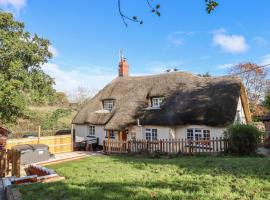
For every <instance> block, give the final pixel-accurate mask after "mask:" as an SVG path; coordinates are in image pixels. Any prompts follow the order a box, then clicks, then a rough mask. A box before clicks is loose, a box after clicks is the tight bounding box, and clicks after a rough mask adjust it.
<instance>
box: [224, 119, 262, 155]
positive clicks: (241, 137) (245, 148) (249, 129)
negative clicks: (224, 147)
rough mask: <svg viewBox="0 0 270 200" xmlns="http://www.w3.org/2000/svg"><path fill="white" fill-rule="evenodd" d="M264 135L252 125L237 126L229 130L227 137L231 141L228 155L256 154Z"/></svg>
mask: <svg viewBox="0 0 270 200" xmlns="http://www.w3.org/2000/svg"><path fill="white" fill-rule="evenodd" d="M261 135H262V133H261V132H260V131H259V130H258V129H257V128H256V127H255V126H252V125H246V124H235V125H232V126H230V127H229V128H228V130H227V132H226V137H228V140H229V148H228V153H231V154H234V155H250V154H253V153H255V151H256V149H257V148H258V145H259V142H260V136H261Z"/></svg>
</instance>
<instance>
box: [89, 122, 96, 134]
mask: <svg viewBox="0 0 270 200" xmlns="http://www.w3.org/2000/svg"><path fill="white" fill-rule="evenodd" d="M89 136H95V126H92V125H90V126H89Z"/></svg>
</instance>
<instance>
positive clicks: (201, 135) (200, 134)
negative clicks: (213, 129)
mask: <svg viewBox="0 0 270 200" xmlns="http://www.w3.org/2000/svg"><path fill="white" fill-rule="evenodd" d="M187 139H188V140H210V130H207V129H198V128H188V129H187Z"/></svg>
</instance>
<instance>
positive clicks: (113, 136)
mask: <svg viewBox="0 0 270 200" xmlns="http://www.w3.org/2000/svg"><path fill="white" fill-rule="evenodd" d="M108 132H109V131H107V130H106V132H105V138H108ZM110 139H115V132H114V131H112V130H110Z"/></svg>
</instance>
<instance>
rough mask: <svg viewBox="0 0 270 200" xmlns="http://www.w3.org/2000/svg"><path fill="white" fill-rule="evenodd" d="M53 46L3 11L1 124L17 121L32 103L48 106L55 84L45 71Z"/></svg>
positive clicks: (0, 23) (0, 24)
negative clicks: (50, 48)
mask: <svg viewBox="0 0 270 200" xmlns="http://www.w3.org/2000/svg"><path fill="white" fill-rule="evenodd" d="M49 44H50V43H49V41H48V40H46V39H43V38H40V37H38V36H37V35H32V34H30V33H29V32H27V31H25V30H24V24H23V23H22V22H18V21H16V20H14V18H13V15H12V14H10V13H5V12H2V11H0V82H1V84H0V121H2V122H12V121H15V120H16V119H17V118H18V117H21V116H23V115H24V113H25V110H26V108H27V105H28V104H29V103H38V104H40V103H44V102H47V101H48V99H49V98H50V96H51V95H53V93H54V89H53V88H52V86H53V84H54V80H53V79H52V78H51V77H49V76H48V75H46V74H45V73H44V72H43V71H42V69H41V65H42V64H44V63H46V62H47V61H48V59H49V58H51V56H52V54H51V53H50V52H49V50H48V47H49Z"/></svg>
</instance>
